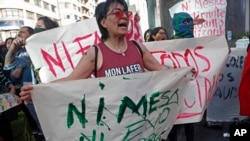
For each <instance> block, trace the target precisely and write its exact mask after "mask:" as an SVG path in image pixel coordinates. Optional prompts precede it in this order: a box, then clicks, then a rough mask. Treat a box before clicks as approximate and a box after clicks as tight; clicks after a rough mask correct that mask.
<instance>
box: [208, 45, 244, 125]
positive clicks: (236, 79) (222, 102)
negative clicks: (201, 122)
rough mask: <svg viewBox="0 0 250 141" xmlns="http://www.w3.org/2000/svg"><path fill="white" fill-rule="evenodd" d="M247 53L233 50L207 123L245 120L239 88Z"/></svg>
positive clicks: (242, 50) (220, 79)
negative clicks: (240, 102)
mask: <svg viewBox="0 0 250 141" xmlns="http://www.w3.org/2000/svg"><path fill="white" fill-rule="evenodd" d="M246 53H247V52H246V49H235V48H233V49H232V50H231V53H230V56H229V59H228V61H227V63H226V65H225V68H224V71H223V73H222V74H221V75H220V78H219V84H218V87H217V88H216V91H215V94H214V96H213V98H212V100H211V102H210V104H209V106H208V108H207V117H206V118H207V121H215V122H218V121H220V122H223V121H233V120H234V118H239V119H241V118H243V117H241V116H240V115H239V113H240V106H239V97H238V88H239V84H240V79H241V73H242V69H243V66H244V62H245V57H246Z"/></svg>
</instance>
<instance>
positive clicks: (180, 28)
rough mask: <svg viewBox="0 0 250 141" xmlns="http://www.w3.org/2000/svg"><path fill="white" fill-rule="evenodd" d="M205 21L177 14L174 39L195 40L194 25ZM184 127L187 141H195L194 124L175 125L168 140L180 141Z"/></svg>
mask: <svg viewBox="0 0 250 141" xmlns="http://www.w3.org/2000/svg"><path fill="white" fill-rule="evenodd" d="M204 21H205V20H204V19H199V17H198V16H197V17H196V18H195V22H194V20H193V18H192V17H191V16H190V15H189V14H188V13H185V12H180V13H175V14H174V16H173V19H172V25H173V28H174V32H175V35H174V37H173V38H174V39H179V38H193V37H194V25H195V24H201V23H203V22H204ZM182 127H184V129H185V134H186V140H187V141H194V124H193V123H187V124H178V125H174V126H173V128H172V130H171V132H170V133H169V136H168V139H169V141H178V134H181V133H180V129H181V128H182Z"/></svg>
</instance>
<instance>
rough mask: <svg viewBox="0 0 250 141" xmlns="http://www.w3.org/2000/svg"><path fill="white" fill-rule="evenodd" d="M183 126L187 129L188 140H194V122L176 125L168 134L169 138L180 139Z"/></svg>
mask: <svg viewBox="0 0 250 141" xmlns="http://www.w3.org/2000/svg"><path fill="white" fill-rule="evenodd" d="M182 127H184V130H185V136H186V141H194V124H193V123H187V124H179V125H174V126H173V128H172V130H171V131H170V133H169V135H168V140H169V141H178V138H179V136H180V135H181V128H182Z"/></svg>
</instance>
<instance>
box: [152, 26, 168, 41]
mask: <svg viewBox="0 0 250 141" xmlns="http://www.w3.org/2000/svg"><path fill="white" fill-rule="evenodd" d="M160 40H167V30H166V29H165V28H164V27H156V28H154V29H153V30H152V31H151V35H150V37H149V39H148V41H160Z"/></svg>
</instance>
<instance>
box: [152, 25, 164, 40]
mask: <svg viewBox="0 0 250 141" xmlns="http://www.w3.org/2000/svg"><path fill="white" fill-rule="evenodd" d="M161 29H163V30H164V31H165V32H166V34H167V30H166V29H165V28H164V27H161V26H160V27H155V28H154V29H153V30H152V31H151V34H150V37H149V39H148V41H155V39H154V38H153V36H155V35H156V34H157V33H158V32H159V31H160V30H161Z"/></svg>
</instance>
